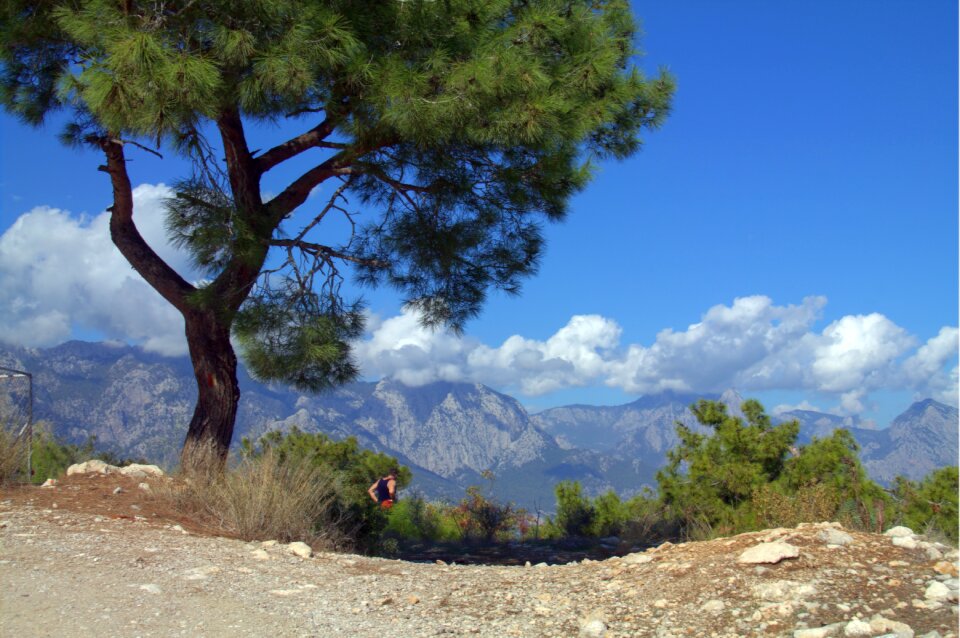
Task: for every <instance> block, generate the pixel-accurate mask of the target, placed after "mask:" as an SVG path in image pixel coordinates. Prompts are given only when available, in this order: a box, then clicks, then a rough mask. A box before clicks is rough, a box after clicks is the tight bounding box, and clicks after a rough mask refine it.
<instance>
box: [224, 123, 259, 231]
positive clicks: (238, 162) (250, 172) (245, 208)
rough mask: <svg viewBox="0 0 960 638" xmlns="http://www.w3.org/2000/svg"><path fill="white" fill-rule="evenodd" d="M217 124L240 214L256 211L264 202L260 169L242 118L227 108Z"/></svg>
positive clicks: (234, 197)
mask: <svg viewBox="0 0 960 638" xmlns="http://www.w3.org/2000/svg"><path fill="white" fill-rule="evenodd" d="M217 128H218V129H220V137H221V138H222V139H223V148H224V153H226V161H227V176H228V177H229V179H230V188H231V189H232V190H233V199H234V203H235V204H236V205H237V208H238V209H239V211H240V213H241V214H246V215H250V214H253V213H257V212H259V211H260V208H261V207H262V206H263V201H262V200H261V199H260V173H259V172H257V168H256V160H254V159H253V156H252V155H251V154H250V149H249V148H248V147H247V137H246V135H245V134H244V132H243V120H241V119H240V114H239V113H238V112H237V111H235V110H232V109H228V110H225V111H223V112H222V113H221V114H220V116H219V117H218V118H217Z"/></svg>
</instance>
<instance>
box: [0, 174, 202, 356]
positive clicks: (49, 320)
mask: <svg viewBox="0 0 960 638" xmlns="http://www.w3.org/2000/svg"><path fill="white" fill-rule="evenodd" d="M169 194H170V190H169V189H168V188H167V187H166V186H164V185H162V184H160V185H142V186H139V187H137V188H136V189H134V192H133V196H134V211H135V213H134V215H135V219H136V223H137V227H138V228H139V229H140V233H141V234H142V235H143V236H144V238H145V239H146V240H147V242H148V243H149V244H150V245H151V246H154V247H155V249H156V250H157V252H158V253H159V254H160V255H161V256H162V257H163V258H164V259H166V260H167V262H168V263H169V264H170V265H171V266H173V267H174V268H175V269H177V270H178V271H179V272H181V273H182V274H185V275H189V273H190V262H189V259H188V257H187V255H185V254H183V253H181V252H179V251H177V250H176V249H174V248H173V247H171V246H170V245H169V244H168V243H167V241H166V237H165V230H164V226H163V206H162V202H163V199H164V198H165V197H167V196H168V195H169ZM109 222H110V216H109V213H106V212H103V213H100V214H99V215H96V216H94V217H90V216H86V215H83V216H79V217H78V216H74V215H71V214H70V213H68V212H67V211H64V210H60V209H56V208H49V207H38V208H34V209H32V210H30V211H28V212H27V213H24V214H23V215H21V216H20V217H19V218H18V219H17V220H16V221H15V222H14V223H13V225H12V226H11V227H10V228H8V229H7V230H6V232H4V233H3V235H2V236H0V307H3V308H5V312H4V315H5V316H4V326H3V330H2V332H0V338H2V339H3V340H5V341H8V342H11V343H17V344H22V345H31V346H49V345H54V344H57V343H60V342H62V341H65V340H67V339H69V338H71V335H72V334H73V333H74V332H75V331H77V330H81V331H93V332H97V333H101V334H103V335H104V336H105V337H106V338H115V339H123V340H134V341H136V342H139V343H141V344H142V345H143V346H144V348H146V349H148V350H151V351H154V352H159V353H161V354H171V355H172V354H183V353H185V352H186V343H185V341H184V337H183V321H182V319H181V317H180V315H179V313H177V311H176V310H174V309H173V308H172V307H171V306H170V305H169V304H168V303H167V302H166V301H164V300H163V298H161V297H160V295H159V294H157V293H156V292H154V291H153V289H152V288H150V286H148V285H147V284H146V282H144V281H143V280H142V279H141V278H140V276H139V275H138V274H137V273H136V272H135V271H134V270H133V269H132V268H131V267H130V265H129V264H128V263H127V261H126V259H124V258H123V256H122V255H121V254H120V253H119V252H118V251H117V249H116V248H115V247H114V246H113V243H112V242H111V240H110V227H109Z"/></svg>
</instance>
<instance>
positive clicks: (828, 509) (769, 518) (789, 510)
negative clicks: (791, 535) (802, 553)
mask: <svg viewBox="0 0 960 638" xmlns="http://www.w3.org/2000/svg"><path fill="white" fill-rule="evenodd" d="M752 501H753V509H754V511H755V512H756V516H757V522H758V523H759V524H760V526H761V527H796V526H797V525H798V524H800V523H815V522H818V521H832V520H834V519H835V518H836V515H837V509H838V508H839V506H840V497H839V496H838V494H837V491H836V490H835V489H832V488H831V487H829V486H827V485H824V484H822V483H817V484H813V485H806V486H803V487H801V488H800V489H798V490H797V492H796V494H793V495H789V496H788V495H785V494H782V493H780V492H778V491H777V490H775V489H774V488H773V487H772V486H770V485H764V486H763V487H761V488H760V489H758V490H757V491H755V492H754V493H753V498H752Z"/></svg>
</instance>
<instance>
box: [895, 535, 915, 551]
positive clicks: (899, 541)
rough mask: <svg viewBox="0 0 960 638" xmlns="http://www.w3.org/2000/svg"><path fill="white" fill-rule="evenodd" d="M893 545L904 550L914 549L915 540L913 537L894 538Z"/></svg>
mask: <svg viewBox="0 0 960 638" xmlns="http://www.w3.org/2000/svg"><path fill="white" fill-rule="evenodd" d="M893 544H894V545H896V546H897V547H903V548H904V549H916V548H917V539H915V538H914V537H913V536H894V537H893Z"/></svg>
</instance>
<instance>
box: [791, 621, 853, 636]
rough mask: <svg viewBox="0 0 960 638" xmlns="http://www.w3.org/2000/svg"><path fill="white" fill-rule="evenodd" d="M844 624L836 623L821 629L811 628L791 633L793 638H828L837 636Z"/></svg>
mask: <svg viewBox="0 0 960 638" xmlns="http://www.w3.org/2000/svg"><path fill="white" fill-rule="evenodd" d="M844 624H845V623H842V622H838V623H833V624H832V625H824V626H823V627H812V628H810V629H797V630H795V631H794V632H793V638H830V636H837V635H839V634H840V632H841V631H843V627H844Z"/></svg>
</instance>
